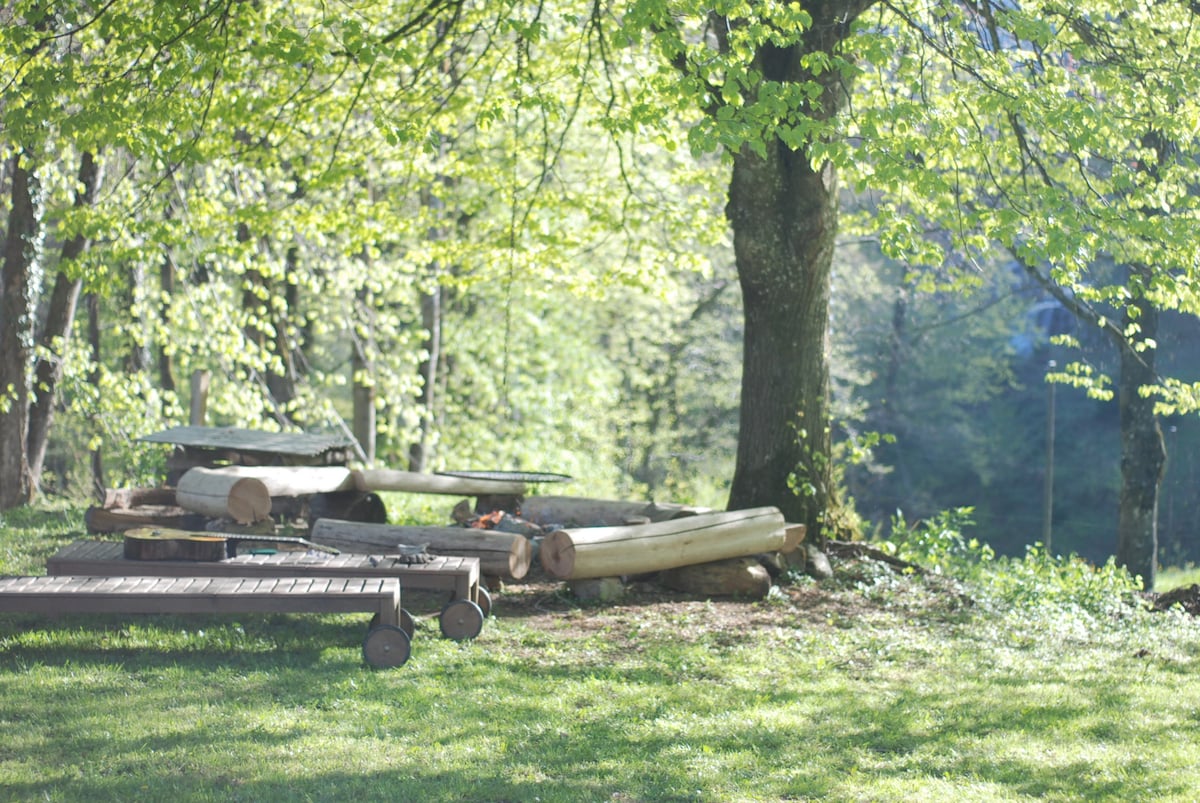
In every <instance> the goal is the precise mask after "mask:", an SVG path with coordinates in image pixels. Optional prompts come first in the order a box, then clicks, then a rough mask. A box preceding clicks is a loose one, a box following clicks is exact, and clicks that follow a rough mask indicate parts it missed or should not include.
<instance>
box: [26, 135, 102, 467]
mask: <svg viewBox="0 0 1200 803" xmlns="http://www.w3.org/2000/svg"><path fill="white" fill-rule="evenodd" d="M99 179H100V169H99V166H98V164H97V162H96V159H95V157H94V156H93V155H92V154H91V153H84V154H83V156H82V157H81V159H80V164H79V190H78V191H77V192H76V195H75V206H76V207H82V206H91V205H92V204H93V203H95V201H96V191H97V188H98V186H99ZM86 248H87V238H86V237H84V236H83V235H82V234H77V235H76V236H74V237H72V238H71V239H70V240H68V241H67V242H66V243H64V244H63V247H62V256H61V260H60V263H59V264H60V269H59V272H58V275H57V276H56V277H55V279H54V290H53V291H52V293H51V294H50V305H49V307H48V308H47V310H46V323H45V327H44V328H43V330H42V335H41V343H40V345H41V346H42V347H43V348H44V349H46V353H48V354H49V356H48V357H39V358H38V360H37V364H36V366H35V368H34V376H35V381H34V385H33V403H32V404H31V405H30V408H29V432H28V434H27V437H26V444H27V448H28V456H29V474H30V478H31V481H32V483H33V486H34V488H35V489H36V488H37V485H38V483H39V482H40V480H41V475H42V464H43V462H44V461H45V459H46V445H47V443H48V442H49V440H50V427H51V425H52V424H53V422H54V397H55V394H56V392H57V389H58V383H59V382H60V381H61V380H62V375H63V361H64V360H65V359H66V346H67V341H68V340H69V339H70V337H71V327H72V326H73V325H74V321H75V308H76V306H77V304H78V302H79V292H80V290H81V289H82V287H83V279H81V278H72V277H71V276H70V275H69V274H68V273H66V272H64V271H63V270H62V268H63V267H68V266H69V265H70V263H71V262H73V261H74V260H76V259H78V258H79V257H80V255H82V254H83V252H84V249H86Z"/></svg>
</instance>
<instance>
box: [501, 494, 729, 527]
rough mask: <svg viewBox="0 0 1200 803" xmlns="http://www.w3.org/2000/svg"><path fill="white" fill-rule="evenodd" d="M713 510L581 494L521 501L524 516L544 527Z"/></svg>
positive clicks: (659, 518)
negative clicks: (583, 495)
mask: <svg viewBox="0 0 1200 803" xmlns="http://www.w3.org/2000/svg"><path fill="white" fill-rule="evenodd" d="M707 512H709V511H708V510H707V509H706V508H699V507H689V506H688V505H676V504H662V503H657V502H625V501H620V500H613V499H587V498H585V497H579V496H531V497H529V498H527V499H526V500H525V501H524V502H523V503H522V504H521V516H522V517H523V518H526V519H528V520H529V521H532V522H533V523H535V524H539V525H541V526H543V527H545V526H548V525H554V526H556V527H558V528H560V529H570V528H572V527H618V526H622V525H626V524H633V523H636V522H637V521H639V520H648V521H651V522H656V521H670V520H671V519H678V518H683V517H685V516H694V515H696V514H697V513H707Z"/></svg>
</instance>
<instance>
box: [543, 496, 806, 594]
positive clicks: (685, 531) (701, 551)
mask: <svg viewBox="0 0 1200 803" xmlns="http://www.w3.org/2000/svg"><path fill="white" fill-rule="evenodd" d="M786 537H787V536H786V534H785V532H784V521H783V514H782V513H780V512H779V509H778V508H774V507H759V508H751V509H749V510H732V511H728V512H725V513H701V514H698V515H696V516H690V517H687V518H682V519H675V520H673V521H663V522H652V523H650V524H639V525H633V526H625V527H581V528H577V529H564V530H556V531H555V532H553V533H551V534H550V535H548V536H546V537H545V538H544V539H543V540H542V545H541V552H540V555H541V561H542V566H543V567H544V568H545V569H546V572H547V573H549V574H550V575H552V576H554V577H556V578H558V579H560V580H579V579H584V578H588V577H613V576H619V575H632V574H645V573H648V572H656V571H662V570H663V569H674V568H677V567H679V566H689V565H691V564H695V563H708V562H710V561H714V560H723V559H725V558H737V557H742V556H745V555H754V554H756V553H759V552H775V551H778V550H779V548H780V547H781V546H783V543H784V541H785V539H786Z"/></svg>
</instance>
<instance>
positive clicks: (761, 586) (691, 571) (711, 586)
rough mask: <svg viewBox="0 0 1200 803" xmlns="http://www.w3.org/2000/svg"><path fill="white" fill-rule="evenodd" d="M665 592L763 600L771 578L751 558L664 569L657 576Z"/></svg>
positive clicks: (769, 588)
mask: <svg viewBox="0 0 1200 803" xmlns="http://www.w3.org/2000/svg"><path fill="white" fill-rule="evenodd" d="M658 580H659V582H660V583H662V584H663V585H664V586H666V587H667V588H670V589H673V590H675V591H683V592H685V593H687V594H694V595H697V596H701V597H749V598H751V599H763V598H764V597H766V596H767V593H768V592H770V590H771V575H770V573H769V572H768V571H767V570H766V568H765V567H763V566H762V564H760V563H759V562H758V561H757V560H755V559H754V558H729V559H728V560H718V561H713V562H711V563H697V564H695V565H692V566H680V567H679V568H677V569H667V570H666V571H664V572H662V573H661V574H659V576H658Z"/></svg>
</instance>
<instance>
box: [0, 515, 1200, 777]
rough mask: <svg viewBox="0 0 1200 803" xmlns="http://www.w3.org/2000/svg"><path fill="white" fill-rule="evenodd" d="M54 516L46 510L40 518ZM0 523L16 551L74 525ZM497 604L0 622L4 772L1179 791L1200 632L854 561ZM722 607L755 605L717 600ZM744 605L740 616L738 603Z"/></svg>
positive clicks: (1176, 619) (38, 545)
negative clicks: (995, 601)
mask: <svg viewBox="0 0 1200 803" xmlns="http://www.w3.org/2000/svg"><path fill="white" fill-rule="evenodd" d="M55 515H58V514H55ZM7 521H8V522H9V526H8V527H7V528H4V529H0V554H3V555H4V556H5V557H4V560H5V571H12V569H13V568H14V567H18V568H19V567H36V566H37V564H38V561H39V560H44V558H42V557H41V556H43V555H44V554H46V553H48V552H49V551H52V547H53V545H54V544H56V543H58V542H59V540H60V539H61V540H62V541H65V540H68V538H69V537H70V536H69V534H66V535H64V533H62V532H60V530H61V529H62V524H64V523H66V524H69V522H70V521H71V518H70V517H69V516H68V517H67V518H65V519H62V520H61V521H59V520H54V521H53V523H51V524H49V525H46V526H40V525H38V526H35V525H33V524H32V523H28V522H27V523H26V524H24V525H21V526H18V527H15V528H14V527H13V525H12V522H14V521H17V520H15V519H12V518H10V519H8V520H7ZM806 588H807V589H808V590H813V589H818V588H819V589H821V591H822V594H824V595H825V597H823V599H824V604H825V605H826V609H823V610H819V611H818V610H809V609H803V608H798V607H796V605H795V603H793V601H792V600H791V599H790V598H787V597H786V596H777V597H774V598H772V599H770V600H767V601H764V602H762V603H759V604H757V605H752V606H751V605H748V604H747V603H722V602H718V601H713V602H709V603H703V602H697V603H695V604H693V605H690V606H686V607H675V608H666V607H661V608H659V607H655V606H653V605H650V606H646V607H621V606H610V607H589V608H575V609H568V610H562V606H557V608H556V611H557V612H539V613H538V614H537V615H536V616H535V617H533V618H526V617H525V616H518V615H506V609H505V598H504V596H503V595H500V596H499V597H498V598H497V600H496V607H495V610H496V612H497V616H496V618H494V619H492V620H490V621H489V622H488V623H487V625H486V626H485V628H484V630H483V633H482V634H481V636H480V638H478V639H477V640H476V641H475V642H473V643H469V644H459V643H455V642H450V641H445V640H442V639H440V638H437V624H436V622H435V621H434V619H433V618H432V616H431V615H429V614H425V615H423V616H421V617H420V618H419V630H418V635H417V639H416V640H415V642H414V649H413V657H412V659H411V660H410V662H409V663H408V664H407V665H405V666H404V667H402V668H400V669H397V670H389V671H374V670H371V669H369V668H367V667H365V666H364V665H363V662H362V658H361V654H360V649H359V647H360V641H361V638H362V636H363V635H364V633H365V626H366V623H365V621H363V617H358V616H282V615H280V616H245V617H224V618H222V617H203V616H200V617H166V616H164V617H157V616H144V617H113V616H64V617H59V618H55V619H46V618H40V617H32V616H27V615H3V616H0V789H3V790H4V796H5V797H9V798H13V799H35V798H36V799H42V800H64V801H65V800H80V799H88V800H122V801H125V800H136V799H145V800H170V799H177V800H189V801H191V800H200V801H207V800H212V801H218V800H219V801H231V800H254V801H262V800H268V801H269V800H289V801H290V800H421V801H534V800H540V801H684V800H701V801H780V800H804V799H809V800H818V799H819V800H832V801H858V800H871V801H888V800H894V801H911V800H955V801H958V800H976V801H1012V800H1029V801H1032V800H1051V801H1054V800H1060V801H1076V800H1101V801H1103V800H1112V801H1129V800H1155V801H1190V800H1193V799H1195V798H1196V797H1197V794H1198V793H1200V765H1197V763H1196V761H1195V758H1194V757H1195V755H1196V754H1197V751H1198V750H1200V684H1196V683H1195V677H1196V673H1197V670H1198V669H1200V666H1198V661H1200V628H1198V627H1197V625H1196V624H1195V622H1194V621H1193V620H1192V619H1191V618H1189V617H1187V616H1185V615H1183V614H1179V613H1177V612H1172V613H1167V614H1150V613H1147V612H1144V611H1136V610H1134V609H1129V610H1127V611H1126V612H1125V613H1124V614H1123V615H1120V616H1105V615H1098V614H1088V613H1084V612H1082V611H1072V610H1069V609H1062V608H1052V607H1047V608H1045V609H1038V608H1015V607H1014V608H1010V609H1004V608H992V607H990V606H985V605H977V606H973V607H972V606H969V605H968V606H967V607H966V608H964V607H962V606H961V605H957V604H956V605H953V606H952V605H950V604H949V603H948V602H947V601H946V599H945V597H944V590H942V591H940V590H939V589H941V588H942V587H941V586H938V585H935V584H931V583H930V582H929V581H927V580H922V579H921V578H918V577H901V576H890V575H889V576H888V579H887V581H886V582H885V581H884V580H883V579H881V578H880V577H875V576H874V575H870V574H864V575H862V576H860V577H859V578H857V579H856V578H853V577H852V578H848V579H843V580H841V581H839V582H837V583H831V584H826V585H824V586H821V585H819V584H812V583H811V582H809V583H808V585H807V586H806ZM733 605H739V606H743V607H744V608H745V609H746V610H749V611H751V612H753V613H757V614H760V617H759V618H760V619H761V621H762V622H764V623H763V624H756V625H754V626H749V627H747V626H743V625H742V624H741V623H740V622H741V620H737V619H731V618H729V617H727V616H725V614H726V613H727V612H728V611H729V610H731V609H730V608H728V607H727V606H733ZM739 610H741V609H739Z"/></svg>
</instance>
